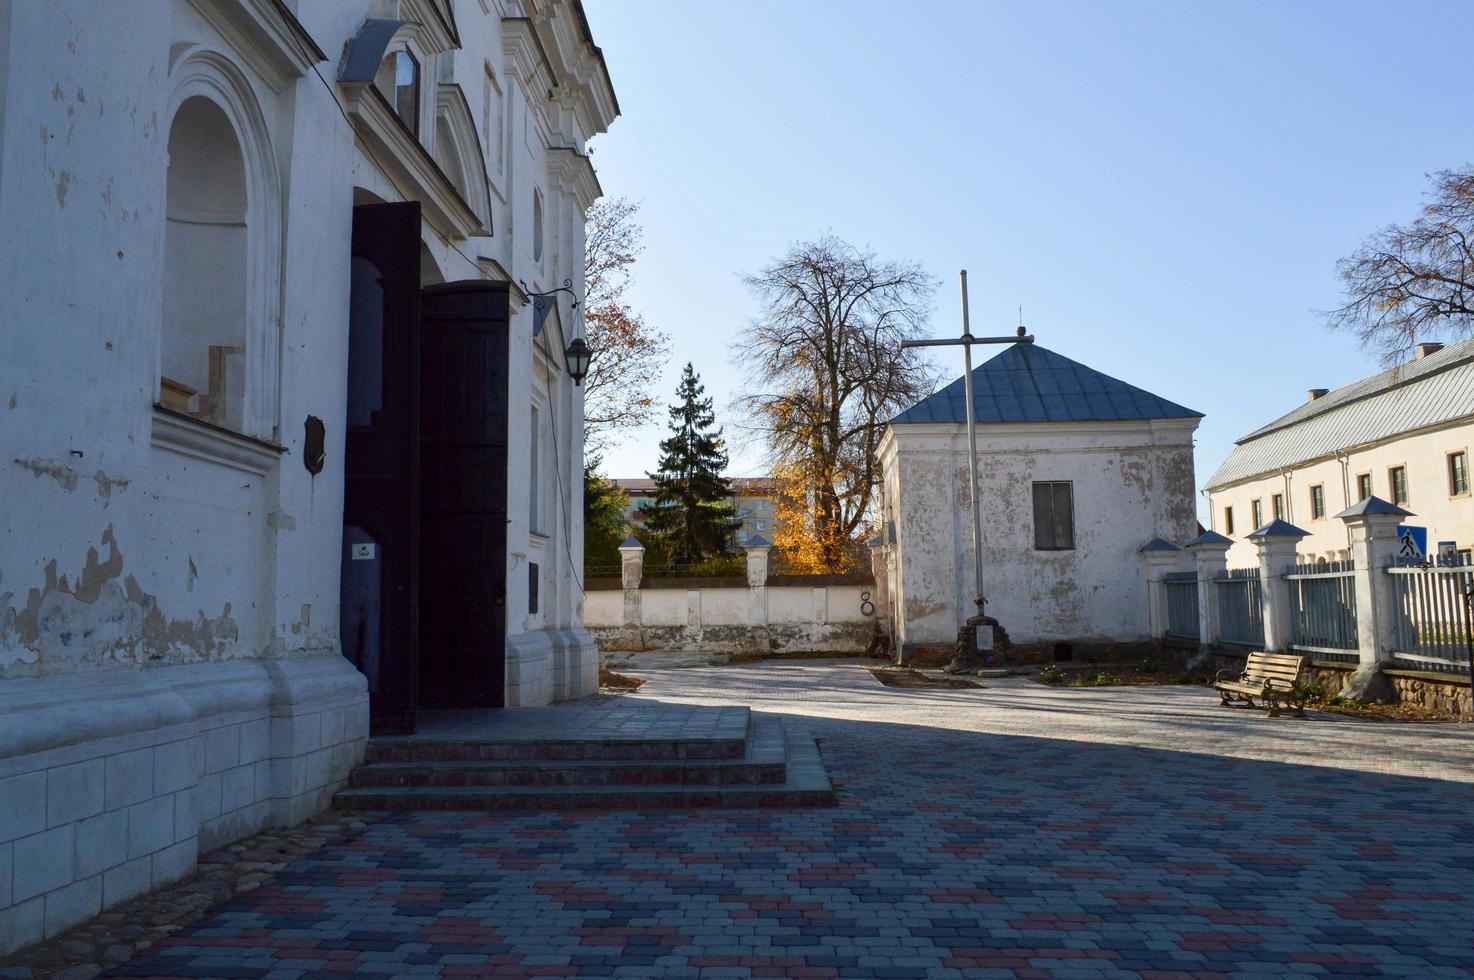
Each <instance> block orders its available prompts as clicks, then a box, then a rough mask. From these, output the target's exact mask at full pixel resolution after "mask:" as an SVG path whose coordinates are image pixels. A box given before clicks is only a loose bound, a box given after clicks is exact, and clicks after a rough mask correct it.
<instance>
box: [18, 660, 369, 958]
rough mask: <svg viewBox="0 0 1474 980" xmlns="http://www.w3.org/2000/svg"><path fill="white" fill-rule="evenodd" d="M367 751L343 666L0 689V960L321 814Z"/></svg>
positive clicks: (252, 663)
mask: <svg viewBox="0 0 1474 980" xmlns="http://www.w3.org/2000/svg"><path fill="white" fill-rule="evenodd" d="M367 737H368V695H367V694H366V693H365V686H364V679H363V675H361V674H360V673H359V672H358V671H357V670H355V669H354V668H353V666H352V665H351V664H349V663H348V662H347V661H346V660H344V659H343V658H342V657H339V656H337V655H323V656H307V657H298V658H292V659H284V660H264V661H263V660H241V661H232V662H226V663H210V664H192V665H188V666H174V667H157V668H152V669H146V670H135V671H116V672H94V673H90V674H85V675H69V676H64V677H49V678H38V679H31V678H21V679H16V680H7V681H0V954H4V953H7V952H9V951H11V950H15V949H19V948H20V947H22V946H28V945H30V944H31V943H35V942H39V941H40V940H42V939H45V938H47V937H50V936H54V935H56V934H58V933H60V932H62V931H64V930H66V929H68V928H70V927H71V926H73V925H76V924H77V923H78V922H81V921H84V920H85V919H87V918H89V917H91V916H93V915H96V914H97V913H98V912H99V911H101V910H102V909H103V908H106V907H107V906H110V905H114V904H117V903H118V902H121V901H125V900H127V899H129V898H133V897H134V896H136V895H139V894H141V893H142V892H145V891H147V890H149V889H151V888H158V887H160V886H162V885H165V884H168V883H169V882H172V881H177V880H179V879H180V878H183V877H184V876H186V875H188V874H189V873H190V871H191V870H192V869H193V868H194V866H195V863H196V860H197V858H198V856H199V854H200V852H202V851H209V850H212V849H214V848H217V847H220V846H221V845H223V844H226V843H229V842H230V841H232V840H236V839H238V838H240V837H244V836H246V835H248V834H252V833H255V832H257V831H260V830H263V829H265V828H267V827H274V826H290V825H292V824H296V823H300V822H301V821H303V820H305V819H306V818H308V817H310V816H312V815H313V814H315V813H318V812H320V811H322V810H323V809H325V808H326V807H327V806H328V805H329V804H330V803H331V801H332V797H333V793H335V792H336V791H337V790H338V789H339V788H340V787H341V786H342V785H343V783H344V781H345V780H346V779H347V776H348V773H349V772H350V771H351V770H352V769H353V768H354V767H355V766H357V765H358V764H359V763H360V762H361V761H362V759H363V749H364V743H365V741H366V740H367Z"/></svg>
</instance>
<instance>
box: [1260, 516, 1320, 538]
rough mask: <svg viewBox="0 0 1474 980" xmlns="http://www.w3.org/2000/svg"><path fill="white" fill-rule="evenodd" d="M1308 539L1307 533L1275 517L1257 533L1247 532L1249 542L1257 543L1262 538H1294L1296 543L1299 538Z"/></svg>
mask: <svg viewBox="0 0 1474 980" xmlns="http://www.w3.org/2000/svg"><path fill="white" fill-rule="evenodd" d="M1308 537H1310V532H1309V531H1302V530H1301V529H1300V528H1298V527H1296V526H1295V525H1293V524H1291V523H1290V522H1289V521H1287V520H1284V519H1282V518H1279V517H1276V518H1275V519H1274V520H1272V521H1270V522H1269V523H1268V524H1266V525H1264V526H1263V527H1261V528H1259V529H1258V530H1257V531H1250V532H1249V539H1250V540H1251V541H1259V540H1262V539H1264V538H1294V539H1296V540H1297V541H1298V540H1299V539H1300V538H1308Z"/></svg>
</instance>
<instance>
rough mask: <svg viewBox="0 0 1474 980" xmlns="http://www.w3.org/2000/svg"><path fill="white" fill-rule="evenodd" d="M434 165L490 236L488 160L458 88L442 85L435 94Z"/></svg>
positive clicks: (445, 83)
mask: <svg viewBox="0 0 1474 980" xmlns="http://www.w3.org/2000/svg"><path fill="white" fill-rule="evenodd" d="M435 162H436V163H437V164H439V166H440V169H441V170H442V171H443V172H444V173H445V175H446V177H448V178H449V179H450V182H451V183H452V184H453V185H454V186H455V189H456V192H457V193H458V194H460V196H461V199H462V200H463V201H465V202H466V205H467V206H468V207H470V209H471V210H472V211H474V212H475V213H476V216H477V217H479V218H480V219H481V223H482V225H483V226H484V227H485V228H486V229H487V231H488V233H490V232H491V231H492V230H493V229H492V225H491V195H490V193H489V191H488V190H487V185H486V157H485V156H484V154H483V153H482V150H481V137H480V134H479V133H477V131H476V120H475V118H474V117H473V116H472V114H471V106H470V104H469V103H468V102H467V101H466V95H465V93H464V92H462V91H461V87H460V86H459V85H455V84H452V83H449V82H442V83H440V84H439V85H438V86H436V92H435Z"/></svg>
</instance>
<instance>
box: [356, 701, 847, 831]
mask: <svg viewBox="0 0 1474 980" xmlns="http://www.w3.org/2000/svg"><path fill="white" fill-rule="evenodd" d="M743 720H744V721H746V722H747V724H748V730H747V734H746V736H745V737H744V738H742V739H740V740H736V741H735V743H734V744H735V745H736V747H737V750H738V751H737V754H736V755H735V756H732V755H730V753H731V751H732V750H731V747H730V746H731V744H733V740H732V739H730V738H718V739H665V738H659V739H653V740H644V739H638V738H629V739H609V738H597V739H590V740H582V741H580V740H554V741H551V742H546V743H531V742H510V743H509V742H477V741H474V740H468V739H451V740H443V741H442V740H436V739H426V738H419V737H410V738H408V739H375V740H372V741H371V742H370V743H369V753H368V757H369V760H370V761H369V762H368V764H366V765H364V766H363V767H361V768H360V769H358V770H356V771H355V772H354V773H353V775H352V777H351V779H350V785H349V788H347V789H344V790H342V791H341V792H339V793H338V795H337V797H336V799H335V801H334V804H335V805H336V806H338V807H341V808H344V809H350V810H574V809H608V810H614V809H678V808H687V807H765V808H766V807H798V806H832V805H833V804H834V802H835V794H834V788H833V786H832V785H831V783H830V781H829V777H828V775H827V774H826V773H825V772H824V765H823V762H822V760H821V759H820V756H819V749H818V746H817V745H816V744H815V743H814V739H813V738H812V737H811V736H808V735H803V734H792V733H790V732H789V731H788V729H787V726H786V725H785V724H784V722H783V721H782V720H781V719H778V718H767V717H758V718H751V719H748V718H747V716H746V715H744V716H743ZM729 727H730V726H729Z"/></svg>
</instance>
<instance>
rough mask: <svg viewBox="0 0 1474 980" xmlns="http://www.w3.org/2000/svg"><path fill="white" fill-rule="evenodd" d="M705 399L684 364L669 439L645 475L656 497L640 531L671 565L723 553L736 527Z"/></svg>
mask: <svg viewBox="0 0 1474 980" xmlns="http://www.w3.org/2000/svg"><path fill="white" fill-rule="evenodd" d="M705 395H706V388H705V386H704V385H702V383H701V379H700V378H699V377H697V375H696V372H695V370H693V369H692V367H691V365H690V364H687V365H686V370H685V373H684V374H682V375H681V384H680V386H679V387H678V388H677V389H676V399H677V401H676V404H674V405H672V406H671V407H670V431H671V435H670V438H669V439H664V440H662V441H661V443H660V468H659V469H658V470H657V471H656V472H654V473H650V474H648V475H649V476H650V478H651V479H653V480H654V481H655V486H656V494H655V501H654V504H653V505H652V506H651V508H650V512H649V518H648V519H647V521H646V523H645V527H646V529H647V530H648V531H650V532H651V533H652V534H654V535H655V536H656V537H657V538H659V539H660V543H661V545H662V546H663V547H662V549H661V550H663V551H664V552H665V553H666V554H667V555H668V556H669V558H670V560H671V561H674V562H681V563H692V564H694V563H696V562H699V561H701V560H703V559H704V558H707V557H709V556H712V555H720V554H722V553H723V552H724V551H725V550H726V546H727V541H728V539H729V538H731V536H732V533H733V531H735V530H736V529H737V526H738V521H737V520H736V517H735V516H734V514H733V512H732V505H731V503H730V501H729V498H730V497H731V496H732V487H731V485H730V484H729V483H728V482H727V480H726V478H725V477H723V476H722V470H724V469H726V468H727V453H726V450H724V449H723V448H722V430H721V429H716V430H715V431H712V426H714V425H715V424H716V416H715V415H714V414H713V413H712V409H711V399H710V398H708V397H705Z"/></svg>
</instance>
